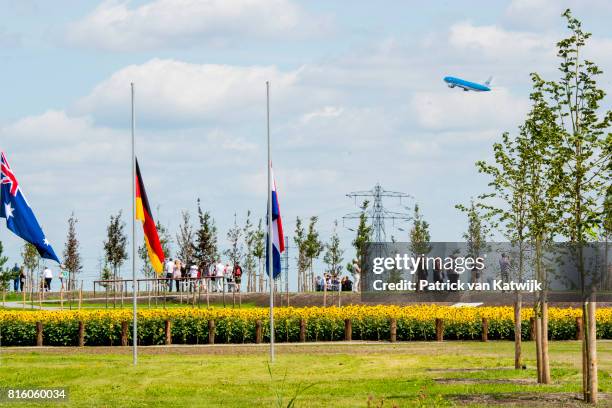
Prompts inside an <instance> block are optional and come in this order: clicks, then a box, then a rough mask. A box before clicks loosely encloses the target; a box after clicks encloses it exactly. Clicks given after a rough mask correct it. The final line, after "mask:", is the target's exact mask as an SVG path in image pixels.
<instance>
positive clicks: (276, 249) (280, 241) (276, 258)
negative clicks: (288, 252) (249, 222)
mask: <svg viewBox="0 0 612 408" xmlns="http://www.w3.org/2000/svg"><path fill="white" fill-rule="evenodd" d="M270 177H271V178H272V248H273V249H272V258H273V262H272V275H273V276H274V279H276V277H277V276H278V275H279V274H280V273H281V254H282V253H283V252H284V251H285V238H284V237H285V236H284V235H283V222H282V220H281V214H280V207H279V205H278V193H277V191H276V181H275V180H274V172H273V171H272V166H270ZM266 212H267V211H266ZM267 219H268V217H266V220H267ZM267 243H268V239H267V234H266V273H268V270H269V269H268V259H270V257H269V255H268V252H267V247H268V244H267Z"/></svg>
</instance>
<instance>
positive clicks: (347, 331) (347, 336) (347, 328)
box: [344, 319, 353, 341]
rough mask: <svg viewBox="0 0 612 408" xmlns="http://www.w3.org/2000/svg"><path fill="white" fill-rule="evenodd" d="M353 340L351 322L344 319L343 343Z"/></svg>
mask: <svg viewBox="0 0 612 408" xmlns="http://www.w3.org/2000/svg"><path fill="white" fill-rule="evenodd" d="M351 340H353V322H351V319H344V341H351Z"/></svg>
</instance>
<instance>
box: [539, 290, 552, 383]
mask: <svg viewBox="0 0 612 408" xmlns="http://www.w3.org/2000/svg"><path fill="white" fill-rule="evenodd" d="M540 322H541V324H542V330H541V332H542V346H541V347H542V384H550V362H549V356H548V300H546V299H544V301H543V302H542V319H541V320H540Z"/></svg>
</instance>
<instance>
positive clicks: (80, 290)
mask: <svg viewBox="0 0 612 408" xmlns="http://www.w3.org/2000/svg"><path fill="white" fill-rule="evenodd" d="M81 303H83V281H81V287H80V288H79V310H81Z"/></svg>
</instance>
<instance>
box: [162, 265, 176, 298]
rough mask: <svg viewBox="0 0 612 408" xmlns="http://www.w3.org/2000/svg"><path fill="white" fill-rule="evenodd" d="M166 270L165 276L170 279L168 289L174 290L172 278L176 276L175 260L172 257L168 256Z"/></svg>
mask: <svg viewBox="0 0 612 408" xmlns="http://www.w3.org/2000/svg"><path fill="white" fill-rule="evenodd" d="M164 271H165V273H166V276H165V278H166V279H168V281H167V284H168V290H169V291H170V292H172V278H173V277H174V261H173V260H172V258H168V260H167V261H166V265H165V266H164Z"/></svg>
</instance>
